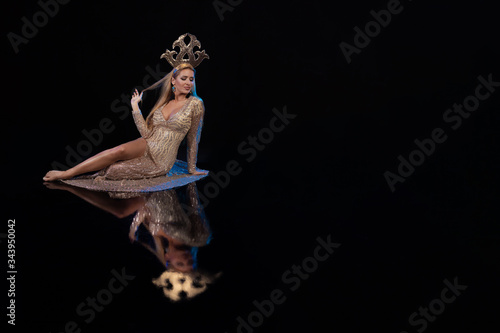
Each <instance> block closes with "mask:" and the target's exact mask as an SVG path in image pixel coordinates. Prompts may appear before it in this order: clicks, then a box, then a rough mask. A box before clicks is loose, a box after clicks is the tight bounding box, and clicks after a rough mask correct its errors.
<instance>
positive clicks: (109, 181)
mask: <svg viewBox="0 0 500 333" xmlns="http://www.w3.org/2000/svg"><path fill="white" fill-rule="evenodd" d="M152 112H154V113H153V116H152V119H151V122H152V123H151V126H150V128H148V127H147V126H146V121H145V120H144V117H143V116H142V115H141V113H140V111H137V112H132V114H133V117H134V121H135V123H136V125H137V128H138V130H139V132H140V134H141V136H142V137H143V138H144V139H145V140H146V142H147V147H146V150H145V152H144V155H143V156H141V157H138V158H134V159H130V160H125V161H119V162H116V163H113V164H112V165H110V166H108V167H106V168H104V169H102V170H100V171H98V172H97V173H95V174H93V175H91V176H81V177H77V178H74V179H71V180H64V181H63V182H65V183H67V184H70V185H74V186H79V187H85V188H88V189H93V190H108V191H125V192H127V191H134V190H137V191H149V189H150V188H151V187H153V188H155V190H162V189H166V188H169V187H168V186H167V187H165V186H163V187H161V184H165V182H168V181H170V180H177V179H179V178H185V177H188V178H189V179H185V181H186V182H189V181H193V180H197V179H200V178H202V176H204V175H202V176H199V175H198V176H193V175H188V174H187V173H188V172H193V171H195V168H196V156H197V151H198V143H199V140H200V135H201V128H202V124H203V114H204V107H203V102H202V100H201V99H199V98H197V97H194V96H190V97H189V98H188V99H187V100H186V102H185V104H184V105H183V106H182V108H181V109H180V110H179V111H178V112H176V113H175V114H173V115H171V116H170V118H169V119H168V120H166V119H165V118H164V116H163V114H162V112H161V108H158V109H156V110H154V111H152ZM184 137H186V138H187V149H188V153H187V168H186V164H185V163H184V162H182V161H179V160H176V157H177V150H178V148H179V145H180V144H181V142H182V140H183V139H184ZM174 164H175V168H174V170H172V168H173V167H174ZM186 169H187V170H186ZM171 170H172V171H173V172H172V173H170V174H167V173H168V172H169V171H171ZM198 170H199V169H198ZM172 177H173V178H172ZM184 183H185V182H184ZM179 185H183V184H179ZM159 186H160V187H159ZM176 186H178V185H176Z"/></svg>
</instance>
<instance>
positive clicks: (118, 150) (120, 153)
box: [110, 145, 127, 160]
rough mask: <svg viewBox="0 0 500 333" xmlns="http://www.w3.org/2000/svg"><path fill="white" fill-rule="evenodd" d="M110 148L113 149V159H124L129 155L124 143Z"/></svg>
mask: <svg viewBox="0 0 500 333" xmlns="http://www.w3.org/2000/svg"><path fill="white" fill-rule="evenodd" d="M110 150H111V151H110V153H111V156H113V159H115V160H122V159H124V158H125V157H126V155H127V149H126V148H125V147H124V146H123V145H120V146H118V147H115V148H111V149H110Z"/></svg>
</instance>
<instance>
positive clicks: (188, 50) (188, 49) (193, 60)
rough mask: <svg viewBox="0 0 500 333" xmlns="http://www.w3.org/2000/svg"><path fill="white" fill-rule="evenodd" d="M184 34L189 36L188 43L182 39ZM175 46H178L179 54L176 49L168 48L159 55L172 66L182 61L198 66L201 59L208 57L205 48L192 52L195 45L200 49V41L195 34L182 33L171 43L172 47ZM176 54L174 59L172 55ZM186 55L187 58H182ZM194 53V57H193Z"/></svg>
mask: <svg viewBox="0 0 500 333" xmlns="http://www.w3.org/2000/svg"><path fill="white" fill-rule="evenodd" d="M186 36H189V44H187V45H186V42H185V41H184V39H185V38H186ZM176 46H178V47H179V54H177V51H169V50H168V49H167V50H166V51H165V53H163V54H162V55H161V57H160V59H161V58H165V59H167V61H168V62H169V63H170V65H172V67H177V65H179V64H182V63H184V62H187V63H189V64H191V66H193V67H196V66H198V65H199V64H200V63H201V62H202V61H203V59H205V58H207V59H209V57H208V54H206V53H205V50H203V51H196V52H194V53H193V49H194V48H195V47H196V46H197V47H198V48H199V49H201V43H200V41H199V40H197V39H196V36H195V35H191V34H190V33H185V34H184V35H181V36H179V38H177V40H176V41H175V42H173V43H172V48H175V47H176ZM176 54H177V57H176V58H175V59H174V55H176ZM186 54H187V55H188V57H189V58H188V59H186V58H184V56H185V55H186ZM195 55H196V57H195Z"/></svg>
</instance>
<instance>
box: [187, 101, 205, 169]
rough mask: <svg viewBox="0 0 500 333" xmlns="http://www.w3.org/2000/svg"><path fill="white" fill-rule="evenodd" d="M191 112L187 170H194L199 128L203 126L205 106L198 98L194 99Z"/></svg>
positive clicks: (199, 134)
mask: <svg viewBox="0 0 500 333" xmlns="http://www.w3.org/2000/svg"><path fill="white" fill-rule="evenodd" d="M194 103H195V105H194V107H193V113H192V118H191V128H190V129H189V131H188V133H187V164H188V172H189V173H193V172H195V171H196V159H197V155H198V144H199V143H200V136H201V128H202V127H203V115H204V113H205V107H204V105H203V102H202V101H201V100H199V99H197V100H196V101H194Z"/></svg>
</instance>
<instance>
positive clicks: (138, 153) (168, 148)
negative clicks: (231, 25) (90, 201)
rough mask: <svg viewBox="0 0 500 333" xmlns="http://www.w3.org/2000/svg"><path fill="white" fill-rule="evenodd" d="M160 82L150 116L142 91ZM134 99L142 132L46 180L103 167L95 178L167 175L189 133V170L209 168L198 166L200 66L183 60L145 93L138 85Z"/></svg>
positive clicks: (115, 178)
mask: <svg viewBox="0 0 500 333" xmlns="http://www.w3.org/2000/svg"><path fill="white" fill-rule="evenodd" d="M160 86H161V93H160V97H159V98H158V100H157V102H156V104H155V105H154V107H153V109H152V111H151V112H150V114H149V115H148V117H147V118H146V120H145V119H144V117H143V116H142V114H141V110H140V108H139V102H140V101H142V95H143V93H144V91H146V90H150V89H154V88H157V87H160ZM130 102H131V105H132V115H133V118H134V121H135V123H136V125H137V128H138V130H139V133H140V134H141V138H138V139H136V140H133V141H130V142H127V143H124V144H121V145H119V146H117V147H114V148H111V149H108V150H105V151H103V152H101V153H99V154H97V155H95V156H93V157H91V158H89V159H87V160H85V161H83V162H82V163H80V164H78V165H76V166H74V167H72V168H70V169H68V170H66V171H56V170H52V171H49V172H47V174H46V175H45V177H43V180H44V181H55V180H65V179H70V178H73V177H75V176H77V175H82V174H84V173H88V172H93V171H98V172H97V173H95V174H93V175H92V176H90V178H92V179H94V180H98V179H99V180H124V179H145V178H153V177H158V176H165V175H166V174H167V173H168V172H169V171H170V169H171V168H172V166H173V165H174V163H175V162H176V157H177V150H178V148H179V145H180V143H181V142H182V140H183V139H184V137H186V138H187V149H188V154H187V171H188V172H189V173H190V174H192V175H205V174H207V172H204V171H199V170H197V168H196V157H197V152H198V143H199V139H200V134H201V127H202V124H203V115H204V111H205V110H204V106H203V101H202V100H201V99H200V98H199V97H198V96H197V95H196V86H195V69H194V67H193V66H192V65H191V64H190V63H188V62H181V63H180V64H178V65H177V66H175V67H174V69H173V70H172V71H171V72H170V73H169V74H167V75H166V76H165V77H164V78H162V79H161V80H159V81H158V82H156V83H155V84H153V85H152V86H151V87H149V88H147V89H145V90H143V91H142V92H141V93H140V94H139V92H138V91H137V89H136V90H135V91H134V93H133V95H132V98H131V101H130Z"/></svg>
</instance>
